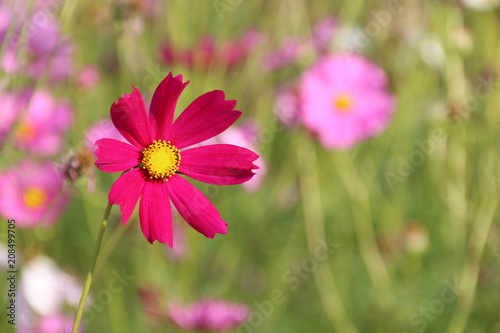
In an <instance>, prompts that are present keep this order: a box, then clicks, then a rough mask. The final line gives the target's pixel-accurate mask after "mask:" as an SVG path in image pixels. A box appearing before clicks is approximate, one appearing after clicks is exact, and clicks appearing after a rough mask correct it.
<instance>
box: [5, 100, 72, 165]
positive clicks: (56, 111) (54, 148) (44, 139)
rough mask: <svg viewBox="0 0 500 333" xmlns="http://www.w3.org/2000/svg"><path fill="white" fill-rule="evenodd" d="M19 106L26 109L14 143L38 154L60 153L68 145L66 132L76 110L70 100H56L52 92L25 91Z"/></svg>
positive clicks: (18, 125)
mask: <svg viewBox="0 0 500 333" xmlns="http://www.w3.org/2000/svg"><path fill="white" fill-rule="evenodd" d="M17 107H18V108H19V109H23V108H26V110H24V111H23V112H22V117H21V118H20V119H19V120H18V122H17V126H16V129H15V132H14V145H15V146H16V147H17V148H19V149H22V150H26V151H28V152H31V153H34V154H37V155H44V156H48V155H54V154H56V153H59V152H60V151H61V150H62V148H63V144H64V138H63V133H64V132H66V131H67V130H68V129H69V128H70V127H71V125H72V123H73V110H72V108H71V106H70V105H69V103H67V102H66V101H59V100H56V99H55V98H54V97H53V96H52V95H51V94H50V93H49V92H48V91H46V90H37V91H35V92H33V93H29V92H28V93H26V92H25V93H23V94H22V95H21V97H20V98H19V99H18V106H17Z"/></svg>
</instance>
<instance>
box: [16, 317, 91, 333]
mask: <svg viewBox="0 0 500 333" xmlns="http://www.w3.org/2000/svg"><path fill="white" fill-rule="evenodd" d="M72 327H73V316H66V315H64V314H62V313H56V314H52V315H48V316H43V317H40V318H38V320H37V322H36V324H35V325H34V326H33V327H30V328H21V329H19V330H18V331H17V333H71V329H72ZM78 332H79V333H81V332H83V328H82V327H80V328H79V329H78Z"/></svg>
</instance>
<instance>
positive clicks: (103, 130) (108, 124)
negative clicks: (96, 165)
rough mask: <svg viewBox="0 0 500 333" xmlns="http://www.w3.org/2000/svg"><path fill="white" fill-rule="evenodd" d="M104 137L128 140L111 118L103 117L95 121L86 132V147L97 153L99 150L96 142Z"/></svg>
mask: <svg viewBox="0 0 500 333" xmlns="http://www.w3.org/2000/svg"><path fill="white" fill-rule="evenodd" d="M104 138H110V139H115V140H118V141H123V142H127V140H125V138H124V137H123V136H122V135H121V134H120V132H118V130H117V129H116V127H115V125H113V122H112V121H111V120H109V119H103V120H99V121H97V122H95V123H93V124H92V125H91V126H90V127H89V128H88V129H87V131H86V132H85V147H87V148H88V149H89V150H90V151H92V152H93V153H95V151H96V150H97V146H96V145H95V142H96V141H97V140H100V139H104Z"/></svg>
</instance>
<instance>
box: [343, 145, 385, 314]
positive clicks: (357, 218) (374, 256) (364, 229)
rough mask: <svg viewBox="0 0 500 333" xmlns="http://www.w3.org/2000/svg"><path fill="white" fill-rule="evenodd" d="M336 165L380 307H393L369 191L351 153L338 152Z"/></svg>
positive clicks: (362, 255)
mask: <svg viewBox="0 0 500 333" xmlns="http://www.w3.org/2000/svg"><path fill="white" fill-rule="evenodd" d="M333 165H335V166H336V167H337V170H338V173H339V176H340V177H339V178H340V179H341V181H342V182H343V185H344V187H345V189H346V190H347V193H348V195H349V197H350V199H351V204H352V207H353V209H352V213H353V222H354V230H355V233H356V237H357V238H358V243H359V249H360V252H361V257H362V258H363V261H364V263H365V265H366V268H367V270H368V274H369V275H370V278H371V280H372V282H373V285H374V286H375V288H376V291H377V293H378V296H377V299H378V301H379V303H380V305H381V306H383V307H385V308H390V307H391V306H392V305H393V304H394V298H393V296H392V292H391V289H392V288H391V278H390V274H389V271H388V269H387V267H386V264H385V262H384V258H383V257H382V254H381V253H380V250H379V249H378V246H377V243H376V241H375V230H374V226H373V222H372V221H373V218H372V213H371V208H370V193H369V189H368V188H367V186H366V184H365V183H364V182H363V180H362V178H361V175H360V174H359V172H358V171H357V167H356V165H355V163H354V162H353V161H352V157H351V156H350V155H349V153H347V152H345V153H343V152H339V153H338V154H336V155H335V159H334V160H333Z"/></svg>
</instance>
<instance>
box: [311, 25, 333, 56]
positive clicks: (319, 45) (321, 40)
mask: <svg viewBox="0 0 500 333" xmlns="http://www.w3.org/2000/svg"><path fill="white" fill-rule="evenodd" d="M336 28H337V21H336V20H335V18H333V17H327V18H325V19H323V20H321V21H319V22H317V23H316V25H315V26H314V28H313V31H312V39H313V43H314V47H315V48H316V51H318V52H319V53H322V54H323V53H326V52H328V51H329V49H330V43H331V41H332V38H333V34H334V32H335V29H336Z"/></svg>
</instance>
